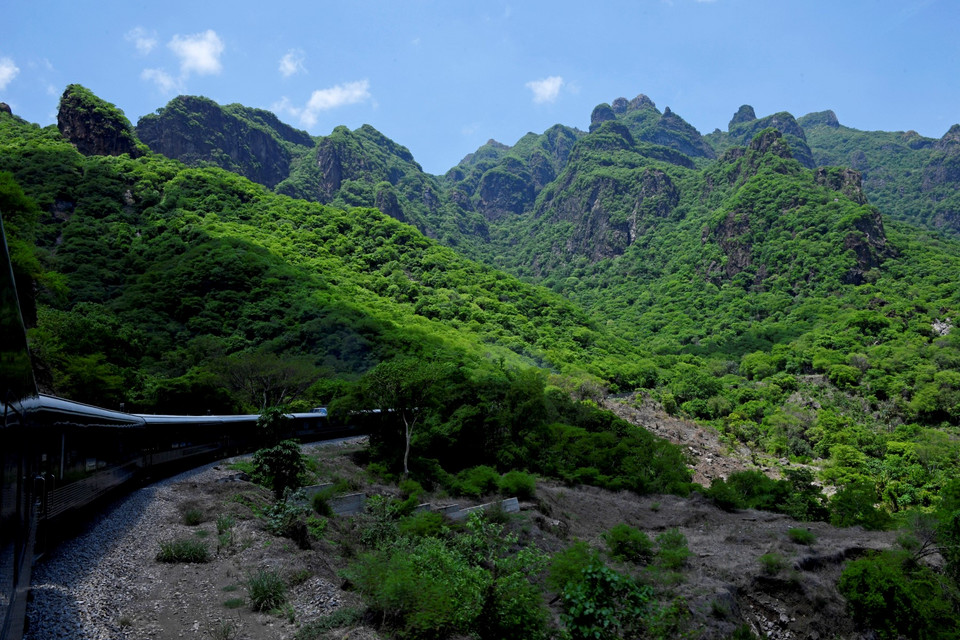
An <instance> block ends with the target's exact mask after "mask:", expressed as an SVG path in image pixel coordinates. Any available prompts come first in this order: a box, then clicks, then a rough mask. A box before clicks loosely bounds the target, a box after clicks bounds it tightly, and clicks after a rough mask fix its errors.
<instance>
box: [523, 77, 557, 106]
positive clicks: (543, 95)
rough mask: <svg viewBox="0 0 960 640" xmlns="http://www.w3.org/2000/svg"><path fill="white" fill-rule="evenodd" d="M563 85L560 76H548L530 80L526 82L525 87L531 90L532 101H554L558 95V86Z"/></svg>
mask: <svg viewBox="0 0 960 640" xmlns="http://www.w3.org/2000/svg"><path fill="white" fill-rule="evenodd" d="M562 86H563V78H561V77H560V76H550V77H549V78H544V79H543V80H531V81H530V82H528V83H527V84H526V87H527V89H530V90H531V91H533V101H534V102H536V103H538V104H539V103H542V102H556V100H557V96H558V95H560V87H562Z"/></svg>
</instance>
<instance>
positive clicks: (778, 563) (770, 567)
mask: <svg viewBox="0 0 960 640" xmlns="http://www.w3.org/2000/svg"><path fill="white" fill-rule="evenodd" d="M785 566H786V561H785V560H784V559H783V556H781V555H780V554H779V553H765V554H763V555H762V556H760V568H761V569H762V570H763V573H765V574H766V575H768V576H775V575H777V574H778V573H780V572H781V571H783V568H784V567H785Z"/></svg>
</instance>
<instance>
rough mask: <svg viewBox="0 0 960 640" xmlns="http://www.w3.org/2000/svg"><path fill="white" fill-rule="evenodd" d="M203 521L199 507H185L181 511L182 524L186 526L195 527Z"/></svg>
mask: <svg viewBox="0 0 960 640" xmlns="http://www.w3.org/2000/svg"><path fill="white" fill-rule="evenodd" d="M201 522H203V511H201V510H200V509H187V510H186V511H184V512H183V524H185V525H187V526H188V527H195V526H197V525H198V524H200V523H201Z"/></svg>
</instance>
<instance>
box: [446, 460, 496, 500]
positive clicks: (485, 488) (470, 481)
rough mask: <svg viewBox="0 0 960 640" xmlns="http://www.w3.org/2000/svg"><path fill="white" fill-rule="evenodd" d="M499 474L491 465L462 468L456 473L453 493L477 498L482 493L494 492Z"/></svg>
mask: <svg viewBox="0 0 960 640" xmlns="http://www.w3.org/2000/svg"><path fill="white" fill-rule="evenodd" d="M499 482H500V474H499V473H497V471H496V469H494V468H493V467H488V466H486V465H480V466H478V467H473V468H472V469H464V470H463V471H461V472H460V473H458V474H457V477H456V479H455V480H454V484H453V491H454V493H457V494H460V495H464V496H469V497H471V498H479V497H480V496H482V495H486V494H490V493H496V491H497V489H498V485H499Z"/></svg>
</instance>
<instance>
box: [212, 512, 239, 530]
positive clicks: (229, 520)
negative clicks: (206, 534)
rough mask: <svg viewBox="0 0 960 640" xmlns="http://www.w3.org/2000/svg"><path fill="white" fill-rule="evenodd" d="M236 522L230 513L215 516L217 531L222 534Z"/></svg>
mask: <svg viewBox="0 0 960 640" xmlns="http://www.w3.org/2000/svg"><path fill="white" fill-rule="evenodd" d="M236 524H237V521H236V519H235V518H234V517H233V516H231V515H226V514H221V515H219V516H217V533H218V534H223V533H226V532H228V531H230V530H231V529H233V527H234V526H235V525H236Z"/></svg>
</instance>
